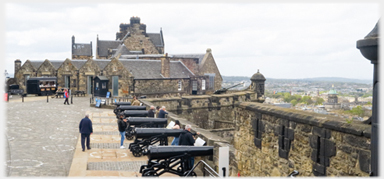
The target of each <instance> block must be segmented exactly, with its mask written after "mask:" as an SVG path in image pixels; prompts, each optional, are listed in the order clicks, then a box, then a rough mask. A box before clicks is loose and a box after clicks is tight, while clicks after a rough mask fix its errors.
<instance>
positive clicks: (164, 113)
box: [157, 106, 168, 118]
mask: <svg viewBox="0 0 384 179" xmlns="http://www.w3.org/2000/svg"><path fill="white" fill-rule="evenodd" d="M166 114H168V112H167V110H165V106H163V107H161V109H160V111H159V116H157V117H158V118H165V115H166Z"/></svg>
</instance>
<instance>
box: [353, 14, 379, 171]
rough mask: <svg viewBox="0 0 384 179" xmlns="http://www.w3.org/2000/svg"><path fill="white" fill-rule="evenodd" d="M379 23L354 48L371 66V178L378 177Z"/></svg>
mask: <svg viewBox="0 0 384 179" xmlns="http://www.w3.org/2000/svg"><path fill="white" fill-rule="evenodd" d="M378 25H379V22H377V23H376V26H375V27H374V28H373V29H372V31H371V32H370V33H369V34H368V35H367V36H365V37H364V39H361V40H358V41H357V43H356V47H357V48H358V49H359V50H360V52H361V54H362V55H363V56H364V57H365V58H366V59H368V60H370V61H371V63H372V64H373V95H372V116H371V118H370V119H369V121H368V123H371V125H372V129H371V130H372V132H371V173H370V175H371V176H379V170H378V169H379V166H378V160H379V152H378V147H379V145H378V143H379V134H378V131H379V121H378V105H379V103H378V102H379V101H378V99H379V93H378V91H379V78H378V77H379V76H378V74H379V58H378V47H379V41H380V40H379V29H378V28H379V26H378Z"/></svg>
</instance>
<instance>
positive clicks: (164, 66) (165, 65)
mask: <svg viewBox="0 0 384 179" xmlns="http://www.w3.org/2000/svg"><path fill="white" fill-rule="evenodd" d="M169 63H170V62H169V58H168V53H166V54H165V58H163V59H161V74H162V75H163V76H164V77H165V78H169V74H170V70H169V69H170V67H169Z"/></svg>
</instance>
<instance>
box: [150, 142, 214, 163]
mask: <svg viewBox="0 0 384 179" xmlns="http://www.w3.org/2000/svg"><path fill="white" fill-rule="evenodd" d="M143 154H144V155H147V156H148V159H150V160H153V159H166V158H170V157H175V156H178V155H184V154H189V155H190V156H191V157H194V156H207V155H213V146H199V147H197V146H155V145H151V146H149V147H148V151H147V152H143Z"/></svg>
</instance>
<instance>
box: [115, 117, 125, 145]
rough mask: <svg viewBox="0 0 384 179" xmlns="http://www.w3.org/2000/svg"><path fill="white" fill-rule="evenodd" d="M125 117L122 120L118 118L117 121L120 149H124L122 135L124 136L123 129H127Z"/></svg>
mask: <svg viewBox="0 0 384 179" xmlns="http://www.w3.org/2000/svg"><path fill="white" fill-rule="evenodd" d="M127 121H128V120H127V118H123V119H122V120H120V119H119V122H117V124H118V126H119V132H120V135H121V140H120V148H121V149H124V148H125V147H124V136H125V130H126V129H127V126H128V124H127Z"/></svg>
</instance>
